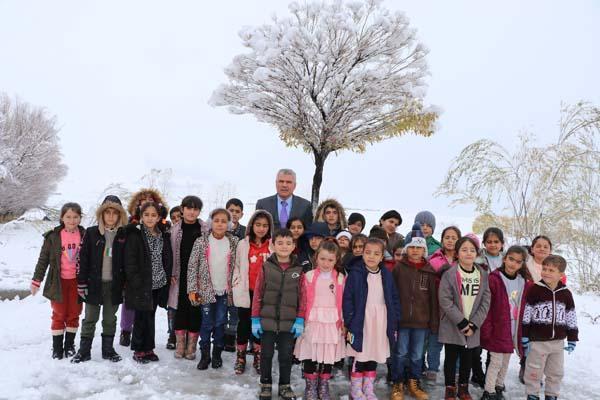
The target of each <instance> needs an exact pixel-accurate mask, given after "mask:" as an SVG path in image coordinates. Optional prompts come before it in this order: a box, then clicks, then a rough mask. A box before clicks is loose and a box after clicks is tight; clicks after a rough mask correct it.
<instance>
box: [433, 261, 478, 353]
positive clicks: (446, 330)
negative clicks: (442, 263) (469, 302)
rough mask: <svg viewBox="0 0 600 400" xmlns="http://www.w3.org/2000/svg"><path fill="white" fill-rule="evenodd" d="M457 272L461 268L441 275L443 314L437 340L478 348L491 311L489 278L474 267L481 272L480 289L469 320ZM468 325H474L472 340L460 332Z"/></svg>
mask: <svg viewBox="0 0 600 400" xmlns="http://www.w3.org/2000/svg"><path fill="white" fill-rule="evenodd" d="M458 268H459V266H454V267H450V268H449V269H447V270H446V272H444V273H443V275H442V281H441V283H440V289H439V293H438V297H439V302H440V308H441V313H442V314H441V318H440V327H439V332H438V340H439V342H440V343H445V344H456V345H459V346H465V347H467V348H469V349H472V348H475V347H478V346H479V343H480V333H481V329H479V328H480V327H481V325H483V322H484V321H485V318H486V316H487V313H488V310H489V308H490V289H489V286H488V274H487V272H486V270H485V269H483V268H482V267H481V266H479V265H477V264H475V268H477V269H478V270H479V274H480V288H479V293H478V294H477V296H476V297H475V301H474V303H473V309H472V310H471V315H470V316H469V318H468V320H467V319H465V316H464V313H463V306H462V296H461V294H460V292H461V287H462V281H461V277H460V272H459V271H458ZM442 270H444V268H442ZM467 322H471V323H473V324H474V325H475V332H474V333H473V335H471V336H469V337H467V336H465V335H463V334H462V333H460V330H459V325H460V326H463V325H465V326H466V323H467Z"/></svg>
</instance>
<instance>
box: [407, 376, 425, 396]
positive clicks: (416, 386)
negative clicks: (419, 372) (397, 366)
mask: <svg viewBox="0 0 600 400" xmlns="http://www.w3.org/2000/svg"><path fill="white" fill-rule="evenodd" d="M408 393H409V394H410V395H411V396H412V397H414V398H415V399H417V400H429V395H428V394H427V393H426V392H425V391H424V390H423V389H422V388H421V383H420V382H419V381H418V380H416V379H409V380H408Z"/></svg>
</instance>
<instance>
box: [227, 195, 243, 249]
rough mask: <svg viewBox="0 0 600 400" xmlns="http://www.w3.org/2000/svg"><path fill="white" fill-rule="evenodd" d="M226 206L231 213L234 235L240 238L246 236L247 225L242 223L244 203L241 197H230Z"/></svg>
mask: <svg viewBox="0 0 600 400" xmlns="http://www.w3.org/2000/svg"><path fill="white" fill-rule="evenodd" d="M225 208H226V209H227V211H229V213H230V214H231V230H230V232H231V233H233V235H234V236H237V238H238V239H239V240H242V239H244V237H246V227H245V226H244V225H242V224H240V220H241V219H242V217H243V216H244V203H242V201H241V200H240V199H236V198H233V199H229V200H227V203H226V204H225Z"/></svg>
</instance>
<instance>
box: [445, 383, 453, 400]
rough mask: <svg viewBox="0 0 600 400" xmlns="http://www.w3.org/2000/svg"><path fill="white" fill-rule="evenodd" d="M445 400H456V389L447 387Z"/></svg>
mask: <svg viewBox="0 0 600 400" xmlns="http://www.w3.org/2000/svg"><path fill="white" fill-rule="evenodd" d="M444 399H445V400H456V387H455V386H446V392H445V393H444Z"/></svg>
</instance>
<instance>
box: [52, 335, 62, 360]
mask: <svg viewBox="0 0 600 400" xmlns="http://www.w3.org/2000/svg"><path fill="white" fill-rule="evenodd" d="M63 338H64V335H62V334H60V335H52V358H56V359H57V360H62V359H63V357H64V354H65V351H64V347H63Z"/></svg>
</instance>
